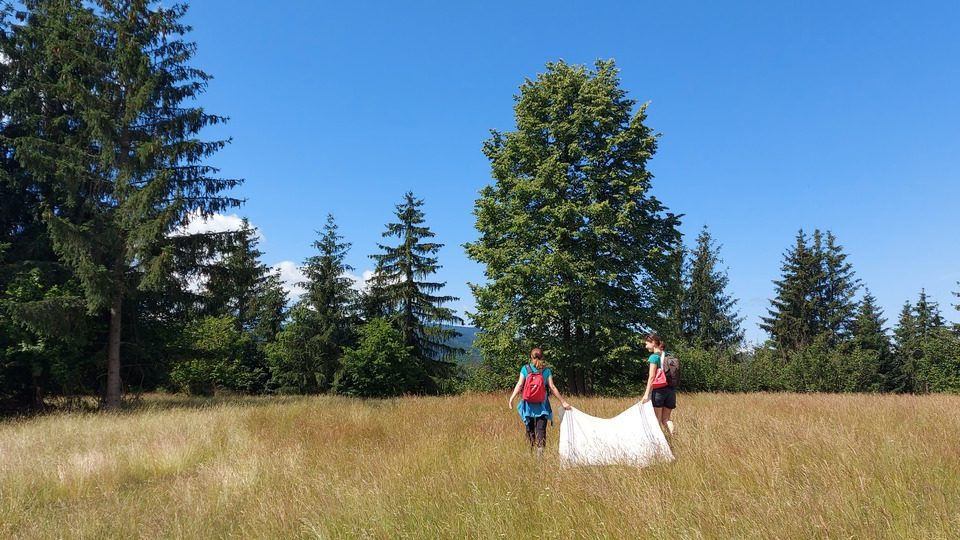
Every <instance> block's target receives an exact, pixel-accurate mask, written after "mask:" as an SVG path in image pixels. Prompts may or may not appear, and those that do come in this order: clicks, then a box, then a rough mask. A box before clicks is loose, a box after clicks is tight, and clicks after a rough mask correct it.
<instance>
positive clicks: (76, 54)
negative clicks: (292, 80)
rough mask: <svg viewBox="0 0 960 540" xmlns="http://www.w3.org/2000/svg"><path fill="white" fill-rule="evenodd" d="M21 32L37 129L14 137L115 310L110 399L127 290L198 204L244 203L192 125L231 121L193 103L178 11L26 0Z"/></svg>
mask: <svg viewBox="0 0 960 540" xmlns="http://www.w3.org/2000/svg"><path fill="white" fill-rule="evenodd" d="M25 4H26V7H27V9H28V12H29V14H30V15H29V17H28V19H27V22H26V24H25V25H23V26H22V27H18V30H17V32H20V33H22V35H23V39H24V40H26V41H29V42H31V43H35V44H38V45H40V46H39V47H38V48H37V49H36V50H38V51H41V53H40V56H39V57H38V58H36V60H37V61H38V62H37V64H36V65H35V66H34V68H33V69H32V70H31V71H30V73H28V74H27V76H26V77H24V82H25V87H26V88H25V89H24V92H23V95H25V96H36V99H37V100H38V101H39V102H40V103H39V106H38V107H33V108H30V109H25V110H24V111H23V115H24V116H23V117H22V118H21V119H20V120H21V121H22V123H23V124H24V125H29V126H34V127H35V128H34V130H33V131H32V132H29V133H24V134H22V135H21V136H19V137H17V138H15V139H14V140H13V146H14V147H15V149H16V154H17V157H18V159H19V161H20V163H21V164H22V165H23V166H24V167H25V168H27V169H29V170H30V171H31V173H32V174H34V175H36V176H37V177H38V178H39V179H40V180H41V182H42V183H43V184H44V185H48V186H50V190H49V191H50V200H49V201H48V202H47V203H46V206H45V208H46V209H45V212H44V218H45V221H46V223H47V226H48V230H49V232H50V236H51V238H52V240H53V245H54V247H55V249H56V251H57V253H58V255H59V256H60V257H61V258H62V260H64V261H65V262H66V263H67V264H68V265H69V266H70V267H71V268H72V270H73V272H74V273H75V275H76V276H77V278H78V279H79V281H80V283H81V285H82V287H83V292H84V296H85V299H86V303H87V307H88V309H89V310H90V311H91V312H100V311H102V310H105V311H108V312H109V316H110V318H109V321H110V323H109V332H108V338H107V344H106V350H107V377H106V390H105V398H104V404H105V406H106V407H109V408H113V407H117V406H118V405H119V404H120V398H121V350H120V344H121V338H122V336H123V332H122V322H123V320H124V319H123V313H122V311H123V306H124V304H125V299H127V298H129V297H130V296H131V295H133V294H134V292H135V291H137V290H149V289H156V288H159V287H160V286H161V284H162V283H163V282H164V281H165V279H166V277H167V274H168V273H169V269H170V264H171V262H172V259H173V258H174V255H175V253H176V251H177V246H178V245H179V246H185V245H187V244H189V243H203V239H202V238H200V237H198V236H195V235H194V236H183V237H175V236H171V235H170V233H171V232H172V231H173V230H175V229H176V228H178V227H180V226H182V225H184V224H185V223H186V222H187V221H188V220H189V219H190V216H191V213H192V212H194V211H199V213H200V215H203V216H209V215H211V214H212V213H214V212H218V211H221V210H223V209H225V208H229V207H231V206H235V205H237V204H239V201H238V200H236V199H232V198H229V197H224V196H222V195H220V192H221V191H222V190H224V189H227V188H229V187H232V186H234V185H236V184H237V183H238V182H239V181H236V180H224V179H218V178H214V177H213V175H215V174H216V172H217V171H216V169H214V168H213V167H210V166H208V165H205V164H204V163H203V161H204V159H206V158H207V157H209V156H210V155H212V154H213V153H215V152H216V151H218V150H219V149H221V148H222V147H223V146H224V145H225V144H226V141H212V142H206V141H202V140H200V139H199V138H198V137H197V135H198V133H199V132H200V131H201V130H202V129H203V128H204V127H206V126H209V125H212V124H218V123H220V122H222V121H224V120H225V119H224V118H223V117H220V116H215V115H211V114H208V113H206V112H205V111H204V110H203V109H201V108H198V107H192V106H190V105H189V102H190V101H192V100H193V99H195V98H197V97H198V96H199V95H200V94H201V93H202V92H203V90H204V88H205V87H206V84H207V82H208V80H209V78H210V77H209V76H208V75H207V74H205V73H204V72H203V71H201V70H199V69H196V68H193V67H191V66H190V65H189V64H188V62H189V61H190V60H191V58H192V56H193V54H194V51H195V45H194V44H193V43H190V42H186V41H184V39H183V36H184V35H185V34H186V32H187V31H188V30H189V28H188V27H187V26H185V25H184V24H183V23H182V22H181V19H182V17H183V16H184V13H185V11H186V7H185V6H183V5H175V6H174V7H171V8H163V7H160V6H159V2H157V1H154V0H131V1H124V2H113V1H109V0H97V1H95V2H92V3H91V6H92V7H88V6H87V4H86V3H81V2H79V1H78V0H67V1H52V0H30V1H27V2H25Z"/></svg>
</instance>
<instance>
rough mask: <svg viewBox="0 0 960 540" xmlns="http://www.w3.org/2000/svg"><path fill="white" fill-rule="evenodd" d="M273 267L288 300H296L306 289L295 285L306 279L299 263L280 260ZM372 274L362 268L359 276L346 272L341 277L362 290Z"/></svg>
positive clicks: (354, 287) (355, 288) (356, 288)
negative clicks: (278, 275) (278, 274)
mask: <svg viewBox="0 0 960 540" xmlns="http://www.w3.org/2000/svg"><path fill="white" fill-rule="evenodd" d="M273 269H274V270H276V271H278V272H279V273H280V282H281V283H283V290H285V291H287V298H289V299H290V302H291V303H292V302H296V301H297V300H299V299H300V297H301V296H303V293H305V292H306V291H305V290H304V288H303V287H301V286H299V285H297V283H300V282H302V281H305V280H306V277H305V276H304V275H303V271H302V270H301V269H300V265H298V264H297V263H295V262H293V261H281V262H278V263H277V264H275V265H273ZM371 276H373V271H372V270H364V271H363V273H362V274H361V275H359V276H357V275H354V274H351V273H349V272H346V273H344V274H343V277H345V278H348V279H349V280H350V281H351V282H352V284H351V285H350V286H351V287H352V288H353V289H354V290H357V291H363V290H364V289H366V288H367V281H369V280H370V277H371Z"/></svg>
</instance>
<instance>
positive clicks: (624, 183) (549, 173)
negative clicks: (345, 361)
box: [466, 61, 681, 393]
mask: <svg viewBox="0 0 960 540" xmlns="http://www.w3.org/2000/svg"><path fill="white" fill-rule="evenodd" d="M635 106H636V101H634V100H632V99H629V98H627V95H626V92H625V91H624V90H623V89H622V88H620V81H619V76H618V70H617V69H616V66H615V64H614V62H613V61H598V62H597V63H596V64H595V67H594V69H593V70H588V69H587V68H586V67H585V66H575V65H568V64H566V63H564V62H562V61H561V62H556V63H550V64H547V71H546V73H543V74H540V75H538V76H537V78H536V79H535V80H528V81H526V82H525V83H524V84H523V85H522V86H521V87H520V94H519V95H518V96H517V97H516V105H515V107H514V111H515V116H516V126H517V130H516V131H513V132H499V131H493V132H492V136H491V138H490V139H489V140H487V141H486V143H485V144H484V154H485V155H486V156H487V158H488V159H489V160H490V165H491V172H492V176H493V178H494V180H495V183H494V185H492V186H487V187H485V188H483V190H481V192H480V198H479V199H478V200H477V202H476V205H475V209H474V214H475V215H476V218H477V219H476V227H477V230H478V231H479V232H480V238H479V239H478V240H477V241H476V242H472V243H469V244H467V245H466V249H467V253H468V255H469V256H470V258H472V259H473V260H475V261H477V262H480V263H482V264H483V265H484V266H485V276H486V283H484V284H471V288H472V290H473V292H474V296H475V297H476V310H477V311H476V313H475V314H473V315H471V317H472V318H473V320H474V322H475V324H476V325H477V326H478V327H480V328H481V330H482V333H481V334H480V336H479V337H478V340H477V344H478V346H479V348H480V349H481V351H482V353H483V355H484V357H485V361H486V362H487V365H488V368H489V370H490V371H492V372H496V373H499V374H500V375H501V377H502V382H506V381H508V380H509V379H510V378H515V377H516V370H517V369H518V368H519V365H518V364H519V362H520V361H521V359H522V358H525V357H526V354H527V351H529V348H530V347H531V346H541V347H543V348H545V349H546V350H547V353H548V354H549V356H550V359H551V362H552V363H553V364H554V365H555V367H556V372H557V374H558V376H559V377H560V378H563V379H566V380H567V386H568V388H569V390H570V391H571V392H572V393H586V392H591V391H593V390H594V389H595V387H597V386H600V387H601V388H602V387H603V386H604V385H608V384H609V382H610V378H611V377H613V376H615V375H616V372H618V371H620V369H621V367H623V366H626V365H628V364H629V363H630V361H632V360H635V357H636V355H637V354H638V352H637V351H636V349H635V348H634V347H635V346H636V344H637V342H638V341H639V336H640V334H641V332H643V331H644V330H647V329H650V328H652V327H656V326H658V325H660V324H662V323H663V322H664V314H669V312H670V306H667V305H662V304H661V302H660V300H662V298H663V295H659V296H658V295H657V294H656V291H658V290H663V289H667V288H670V282H671V280H672V281H673V282H676V281H677V279H678V277H679V276H678V272H676V271H675V270H676V268H675V264H671V262H673V261H674V259H672V257H673V254H674V253H675V252H676V251H677V250H679V249H681V244H680V234H679V232H678V230H677V227H678V225H679V218H678V216H675V215H673V214H670V213H669V212H667V211H666V208H665V207H664V206H663V204H661V202H660V201H659V200H657V199H656V198H655V197H653V196H651V195H650V194H649V191H650V188H651V182H652V177H653V176H652V174H651V173H650V171H649V170H647V161H648V160H649V159H650V158H651V157H652V156H653V154H654V153H655V152H656V148H657V143H656V138H657V137H656V135H655V134H654V133H653V131H652V130H651V129H650V128H649V127H647V126H646V125H645V124H644V121H645V119H646V106H645V105H642V106H640V107H637V108H636V109H635ZM511 382H512V381H511Z"/></svg>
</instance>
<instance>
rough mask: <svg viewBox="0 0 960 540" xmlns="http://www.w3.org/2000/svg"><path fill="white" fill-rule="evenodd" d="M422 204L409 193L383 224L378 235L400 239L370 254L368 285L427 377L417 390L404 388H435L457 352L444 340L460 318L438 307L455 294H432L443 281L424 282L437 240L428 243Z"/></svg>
mask: <svg viewBox="0 0 960 540" xmlns="http://www.w3.org/2000/svg"><path fill="white" fill-rule="evenodd" d="M422 206H423V200H422V199H417V198H416V197H414V195H413V193H412V192H407V193H406V194H405V195H404V201H403V202H402V203H400V204H398V205H397V206H396V217H397V221H396V222H393V223H389V224H387V230H386V231H384V233H383V237H384V238H391V237H395V238H397V239H398V240H399V242H400V243H399V244H398V245H384V244H378V246H379V248H380V253H378V254H375V255H372V256H371V258H372V259H374V260H375V261H376V268H375V271H374V275H373V278H372V283H371V285H372V287H373V288H374V289H375V290H377V291H378V293H377V294H378V296H379V297H380V298H382V301H383V302H384V304H385V308H384V310H385V311H386V312H387V313H388V314H389V315H388V317H389V319H390V320H391V321H392V323H393V324H394V325H395V326H396V328H397V329H398V330H399V331H400V335H401V336H402V337H403V344H404V345H405V346H407V347H411V348H412V351H413V354H414V356H415V357H416V358H417V359H418V360H419V361H420V362H422V365H423V367H424V369H425V373H427V375H428V377H427V379H426V380H424V381H421V384H420V387H419V388H412V389H410V390H411V391H421V392H435V391H436V390H437V383H438V382H439V380H440V379H442V378H444V377H447V376H448V375H449V373H450V369H451V368H452V364H451V363H450V362H449V360H450V359H451V358H453V356H454V355H456V354H458V353H460V352H462V351H461V349H458V348H456V347H454V346H451V345H449V344H448V342H449V341H450V340H452V339H454V338H456V337H458V336H459V335H460V333H459V332H457V331H456V330H455V329H453V328H451V327H450V326H451V325H455V324H463V321H462V319H460V317H457V316H456V315H455V314H454V312H453V310H451V309H450V308H447V307H444V304H446V303H448V302H454V301H456V300H458V298H456V297H454V296H447V295H438V294H436V293H438V292H439V291H440V290H442V289H443V287H444V286H445V285H446V283H441V282H435V281H429V278H430V277H431V276H433V274H435V273H436V272H437V270H439V269H440V268H441V267H440V265H439V264H438V261H437V257H436V256H435V255H436V253H437V252H438V251H440V248H442V247H443V244H438V243H436V242H432V241H430V239H431V238H433V237H434V233H433V232H432V231H431V230H430V228H429V227H427V226H426V225H424V223H425V219H424V213H423V211H422V210H420V208H421V207H422Z"/></svg>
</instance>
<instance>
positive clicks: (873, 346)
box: [852, 290, 898, 391]
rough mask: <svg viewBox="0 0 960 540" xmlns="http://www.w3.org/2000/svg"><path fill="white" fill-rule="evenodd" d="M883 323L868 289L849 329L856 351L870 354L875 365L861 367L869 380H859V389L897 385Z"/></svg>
mask: <svg viewBox="0 0 960 540" xmlns="http://www.w3.org/2000/svg"><path fill="white" fill-rule="evenodd" d="M886 322H887V320H886V319H884V318H883V312H882V310H881V309H880V308H879V306H877V300H876V298H874V296H873V295H872V294H870V291H869V290H867V291H865V292H864V295H863V299H862V300H861V301H860V306H859V308H858V310H857V317H856V319H855V320H854V324H853V327H852V331H853V343H854V346H855V347H856V348H857V349H859V350H861V351H868V352H870V353H871V354H872V356H870V358H871V359H872V360H874V363H873V364H872V365H870V366H864V372H865V373H866V372H869V374H870V377H869V378H864V379H863V380H861V384H860V386H859V388H857V389H858V390H861V391H863V390H871V389H874V388H875V389H877V390H882V389H885V387H886V386H896V378H897V377H898V374H897V373H896V364H895V360H894V358H893V354H892V352H891V350H890V338H889V337H888V336H887V332H886V329H884V325H885V324H886Z"/></svg>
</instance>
